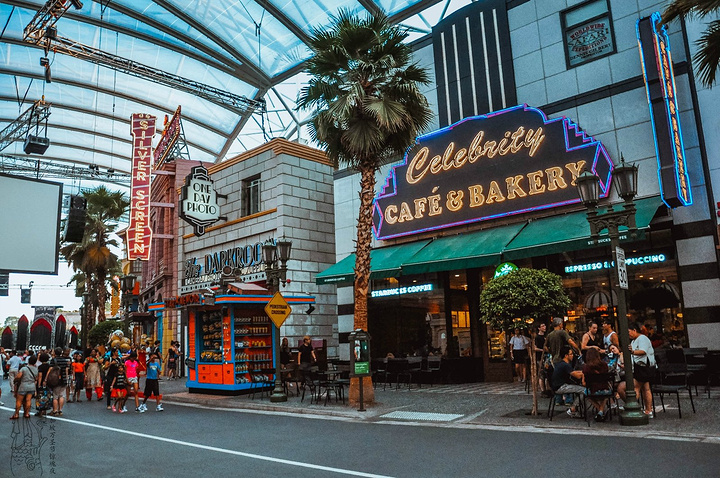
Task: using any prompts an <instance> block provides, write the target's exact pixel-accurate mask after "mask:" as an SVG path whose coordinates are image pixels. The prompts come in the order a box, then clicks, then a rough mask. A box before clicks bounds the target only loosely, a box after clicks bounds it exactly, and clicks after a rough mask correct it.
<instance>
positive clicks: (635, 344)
mask: <svg viewBox="0 0 720 478" xmlns="http://www.w3.org/2000/svg"><path fill="white" fill-rule="evenodd" d="M552 325H553V330H552V331H551V332H550V333H548V334H546V333H545V332H546V328H547V326H546V325H545V324H540V325H539V326H537V327H536V329H535V332H536V333H535V334H534V336H533V337H532V338H530V337H527V336H526V335H524V334H523V333H522V331H521V330H520V329H515V335H514V336H513V337H512V338H511V339H510V341H509V349H510V358H511V360H512V362H513V363H514V364H515V372H516V376H517V377H518V380H519V381H521V382H522V381H525V380H527V377H526V374H527V370H528V367H527V365H526V364H527V357H528V349H529V348H530V344H531V341H532V340H534V345H535V351H536V352H535V359H536V360H535V361H536V366H537V369H536V370H537V377H538V388H539V390H541V392H542V395H543V396H546V397H555V398H554V399H555V401H556V404H564V405H566V406H567V414H568V415H569V416H571V417H580V416H581V415H580V412H579V409H578V406H579V402H580V401H581V400H582V399H583V396H584V395H588V396H590V395H591V396H593V397H594V398H592V399H588V401H589V402H590V403H591V404H592V406H593V407H594V409H595V420H596V421H604V420H606V419H607V416H608V410H606V402H607V400H605V399H603V398H604V396H612V397H613V398H614V399H615V400H612V401H611V403H612V405H611V406H612V407H617V408H619V409H622V408H623V405H622V404H621V401H622V402H624V401H625V399H626V390H627V384H626V382H625V364H624V360H623V353H622V350H621V346H620V341H619V339H618V335H617V333H616V332H615V331H614V330H613V323H612V321H610V320H606V321H604V322H603V323H602V326H601V327H602V328H600V326H599V325H598V323H597V322H590V323H589V324H588V330H587V331H586V332H585V333H584V334H582V336H581V338H580V340H577V337H575V338H574V337H573V336H571V335H570V334H569V333H568V332H567V331H566V330H565V329H564V326H565V321H564V319H563V318H562V317H555V318H554V319H553V321H552ZM628 329H629V336H630V341H631V342H630V344H628V345H627V347H628V348H629V350H630V352H631V355H632V367H633V369H632V370H633V384H632V386H633V389H634V390H635V396H636V397H637V400H638V401H639V402H641V403H642V405H643V409H644V410H643V411H644V413H645V414H646V415H648V416H649V417H652V416H653V415H652V413H653V408H652V392H651V389H650V382H651V381H652V380H653V379H654V378H655V376H656V367H657V364H656V361H655V348H654V346H655V347H659V346H661V345H662V342H658V341H657V337H656V336H655V335H654V332H653V329H652V328H648V327H646V326H644V325H642V324H640V323H631V324H630V325H629V326H628Z"/></svg>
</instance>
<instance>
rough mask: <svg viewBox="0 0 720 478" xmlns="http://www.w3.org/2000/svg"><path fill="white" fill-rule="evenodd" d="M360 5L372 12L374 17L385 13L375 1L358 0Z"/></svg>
mask: <svg viewBox="0 0 720 478" xmlns="http://www.w3.org/2000/svg"><path fill="white" fill-rule="evenodd" d="M358 3H359V4H360V5H362V6H363V7H365V10H367V11H368V12H370V13H371V14H372V15H377V14H378V13H381V12H383V9H382V8H380V7H379V6H378V4H377V3H375V2H374V1H373V0H358Z"/></svg>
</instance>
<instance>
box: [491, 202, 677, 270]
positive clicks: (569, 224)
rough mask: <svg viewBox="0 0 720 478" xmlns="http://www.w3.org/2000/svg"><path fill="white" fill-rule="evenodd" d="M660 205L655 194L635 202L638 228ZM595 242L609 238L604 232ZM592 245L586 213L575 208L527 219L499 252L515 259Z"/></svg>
mask: <svg viewBox="0 0 720 478" xmlns="http://www.w3.org/2000/svg"><path fill="white" fill-rule="evenodd" d="M660 206H663V202H662V200H661V199H660V198H659V197H652V198H646V199H639V200H636V201H635V207H636V208H637V213H636V214H635V223H636V225H637V227H638V229H639V230H643V229H647V227H648V226H649V225H650V221H652V218H653V216H655V213H656V212H657V210H658V208H659V207H660ZM600 212H602V210H601V211H600ZM623 230H627V228H625V227H621V228H620V232H621V236H622V231H623ZM621 240H622V237H621ZM599 241H600V242H603V241H609V238H608V237H607V233H603V234H600V238H599ZM595 246H596V244H594V243H593V242H591V240H590V224H589V223H588V221H587V214H586V213H585V211H579V212H573V213H569V214H564V215H562V216H551V217H544V218H540V219H537V220H534V221H529V222H528V224H527V226H525V228H524V229H523V230H522V231H520V233H519V234H518V235H517V237H515V238H514V239H513V240H512V241H510V243H509V244H507V246H506V247H505V250H504V251H503V258H504V259H505V260H515V259H522V258H526V257H535V256H544V255H547V254H555V253H558V252H567V251H576V250H579V249H585V248H589V247H595Z"/></svg>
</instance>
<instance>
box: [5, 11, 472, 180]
mask: <svg viewBox="0 0 720 478" xmlns="http://www.w3.org/2000/svg"><path fill="white" fill-rule="evenodd" d="M471 1H472V0H212V1H211V0H204V1H198V0H192V1H191V0H152V1H150V0H113V1H91V0H84V1H83V5H82V8H80V9H76V8H75V7H74V6H72V5H71V4H72V3H76V4H79V3H80V2H77V1H75V2H71V1H69V0H50V1H47V2H44V1H38V0H7V1H6V0H2V1H0V23H1V24H2V30H1V33H0V130H5V129H6V128H8V126H10V125H12V124H13V123H14V122H15V121H16V119H17V118H18V117H20V116H21V114H22V113H23V112H25V111H26V110H27V109H28V108H30V106H32V104H33V103H34V102H35V101H37V100H40V99H42V98H44V99H45V101H46V102H47V103H48V104H50V116H49V117H48V119H47V132H45V122H44V121H43V122H41V124H39V125H37V124H33V126H32V128H31V130H30V134H36V135H40V136H43V135H47V137H48V138H49V139H50V148H49V149H48V150H47V152H46V153H45V154H44V155H42V156H40V155H30V156H28V155H26V154H25V153H24V151H23V139H24V138H16V139H17V140H16V141H13V142H11V143H10V144H9V145H7V147H5V148H4V149H3V150H2V151H0V172H7V173H11V174H22V173H21V172H18V171H19V170H18V169H14V168H15V166H16V165H17V164H19V163H20V162H23V161H25V162H27V161H28V159H31V160H33V161H38V160H39V161H40V162H41V163H53V164H55V165H63V166H67V167H70V166H74V167H76V168H87V166H89V165H96V166H97V167H99V168H100V171H106V170H108V169H110V170H114V171H117V172H118V173H128V172H129V169H130V161H129V158H130V154H131V141H130V140H131V137H130V116H131V114H133V113H150V114H153V115H155V116H156V117H157V118H158V120H157V128H158V132H160V131H161V130H162V127H163V118H164V117H165V116H166V115H167V116H171V115H172V114H173V112H174V111H175V110H176V108H177V107H178V105H181V106H182V122H183V131H184V135H185V140H186V143H187V145H188V152H189V155H190V158H191V159H195V160H200V161H204V162H218V161H222V160H224V159H225V158H228V157H232V156H234V155H236V154H238V153H241V152H243V151H245V150H247V149H250V148H253V147H256V146H258V145H260V144H262V143H264V142H265V141H267V140H269V139H270V138H273V137H285V138H288V139H290V140H298V139H301V140H307V135H306V132H305V131H304V128H303V125H304V123H305V121H306V117H305V116H304V114H303V113H301V112H297V111H295V100H296V98H297V94H298V91H299V90H300V88H301V87H302V86H303V85H304V84H305V82H306V80H307V77H306V75H305V74H304V73H303V63H304V61H305V60H307V59H308V58H309V56H310V50H309V49H308V48H307V46H306V41H307V38H308V36H309V35H310V33H311V30H312V29H313V28H318V27H322V26H325V25H327V24H328V23H329V22H330V20H331V17H332V15H334V14H336V13H337V12H338V10H339V9H340V8H346V9H349V10H351V11H353V12H356V13H360V14H365V13H366V12H368V11H370V12H374V11H378V10H380V9H382V10H384V11H385V12H387V14H388V15H389V16H390V17H391V19H392V20H393V21H394V22H396V23H399V24H401V25H402V26H404V27H405V28H407V30H408V32H409V37H408V41H414V40H417V39H420V38H422V37H424V36H425V35H428V34H429V33H430V32H431V28H432V26H433V25H435V24H437V23H438V22H439V21H440V20H442V19H443V18H444V17H445V16H447V15H449V14H451V13H453V12H454V11H456V10H458V9H459V8H462V7H463V6H465V5H467V4H469V3H470V2H471ZM43 9H44V10H43ZM43 11H52V12H54V16H46V17H44V18H46V19H47V18H49V19H50V21H51V23H49V24H43V26H54V27H55V28H56V29H57V37H58V38H57V39H53V40H51V44H50V48H49V51H48V53H47V54H46V53H45V51H44V50H43V48H42V47H41V46H38V45H36V44H33V43H32V42H27V41H25V40H24V38H23V32H24V30H25V28H26V26H28V25H31V24H32V25H37V23H36V21H37V19H38V18H43V17H41V16H40V15H41V14H38V12H43ZM58 12H59V13H58ZM42 31H43V32H45V31H46V30H45V29H44V28H43V30H42ZM85 46H87V47H91V48H92V49H93V50H92V51H93V57H92V58H89V59H88V58H84V57H78V56H81V55H78V54H77V51H83V49H84V48H85ZM42 57H47V61H48V63H49V69H50V77H49V78H50V80H51V82H47V81H46V73H45V67H44V66H42V65H41V58H42ZM107 58H111V60H112V61H113V62H114V63H112V65H115V66H114V67H113V66H112V65H111V64H109V63H108V60H107ZM127 60H131V61H132V62H134V63H130V64H129V63H128V62H127ZM150 76H154V77H156V79H152V78H151V77H150ZM158 76H160V77H163V78H168V77H172V78H173V79H174V83H172V84H170V83H168V82H167V81H166V80H158V79H157V77H158ZM178 82H179V83H180V84H182V85H184V87H179V86H178ZM203 85H206V86H208V87H211V88H213V89H214V91H217V92H218V94H217V95H216V97H214V98H210V99H208V98H207V96H204V97H200V96H198V95H197V94H196V93H197V89H200V88H204V86H203ZM188 87H189V89H190V91H188ZM225 97H232V98H234V99H235V101H237V99H238V98H240V100H241V101H243V102H244V101H246V100H264V101H265V103H266V107H265V111H260V110H256V111H255V112H254V113H251V112H249V111H248V110H247V107H246V106H242V107H238V106H237V105H236V106H235V107H232V106H228V105H227V100H226V99H225ZM249 103H251V104H252V101H250V102H249ZM243 105H245V103H243ZM4 139H5V138H3V137H0V146H2V145H4V144H3V142H2V141H3V140H4Z"/></svg>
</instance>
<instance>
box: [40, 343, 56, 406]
mask: <svg viewBox="0 0 720 478" xmlns="http://www.w3.org/2000/svg"><path fill="white" fill-rule="evenodd" d="M38 359H39V360H40V365H38V377H37V390H36V393H35V410H36V412H35V416H36V417H42V416H44V415H45V414H46V413H47V411H48V409H51V408H52V390H51V389H50V387H48V385H47V375H48V372H49V371H50V363H49V362H50V355H48V354H47V353H45V352H43V353H41V354H40V355H38ZM55 377H58V378H59V375H57V374H55Z"/></svg>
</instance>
